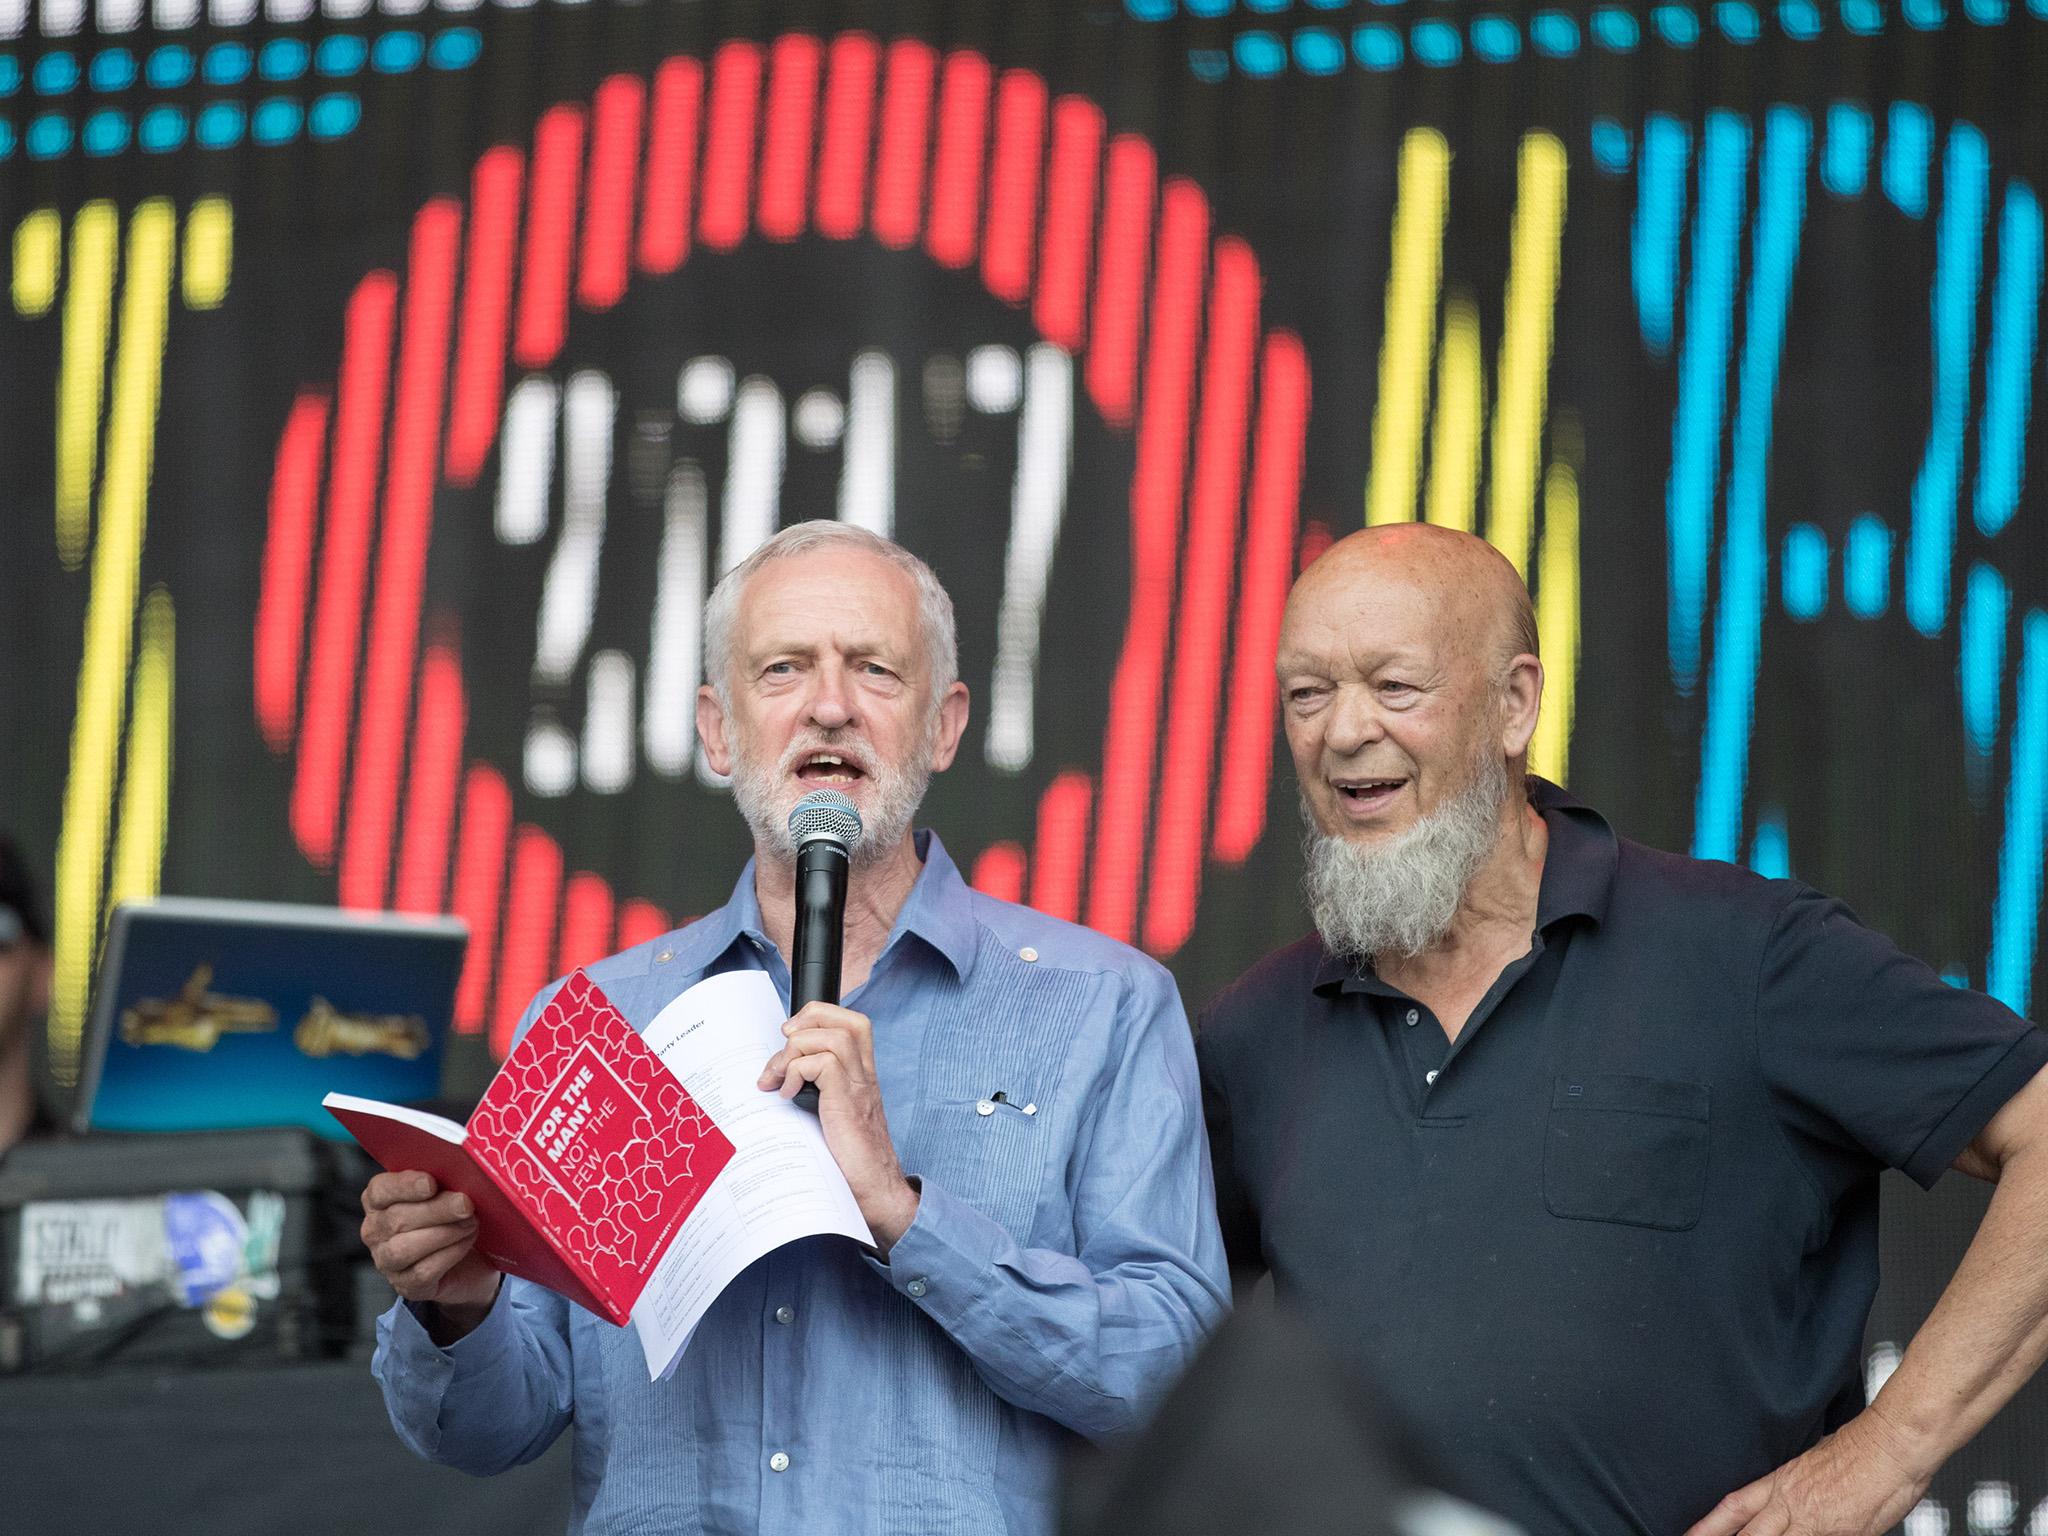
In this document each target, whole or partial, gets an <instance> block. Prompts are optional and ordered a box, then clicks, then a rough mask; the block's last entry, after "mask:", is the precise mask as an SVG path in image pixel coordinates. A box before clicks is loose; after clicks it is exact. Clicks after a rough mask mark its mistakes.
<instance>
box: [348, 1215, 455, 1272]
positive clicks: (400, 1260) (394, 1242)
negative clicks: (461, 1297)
mask: <svg viewBox="0 0 2048 1536" xmlns="http://www.w3.org/2000/svg"><path fill="white" fill-rule="evenodd" d="M475 1241H476V1223H475V1222H474V1221H463V1222H455V1223H453V1224H451V1225H448V1226H442V1227H422V1228H420V1229H419V1230H418V1231H415V1232H401V1233H399V1234H398V1236H396V1237H394V1238H390V1239H388V1240H387V1241H385V1242H382V1243H380V1244H378V1245H377V1247H376V1248H374V1249H372V1250H371V1256H372V1257H373V1258H375V1259H376V1261H377V1268H378V1269H380V1270H382V1271H383V1272H384V1273H385V1274H386V1275H394V1274H402V1273H404V1272H405V1271H406V1270H409V1269H412V1268H413V1267H414V1266H416V1265H418V1264H420V1263H422V1262H424V1261H425V1260H427V1259H429V1258H433V1257H435V1256H436V1255H438V1254H440V1253H442V1252H443V1250H449V1251H452V1252H453V1254H454V1257H453V1258H451V1259H450V1260H449V1261H448V1262H449V1264H451V1265H452V1264H454V1263H455V1262H456V1260H458V1259H460V1258H461V1257H462V1255H463V1254H465V1253H467V1252H469V1249H470V1245H471V1244H472V1243H474V1242H475Z"/></svg>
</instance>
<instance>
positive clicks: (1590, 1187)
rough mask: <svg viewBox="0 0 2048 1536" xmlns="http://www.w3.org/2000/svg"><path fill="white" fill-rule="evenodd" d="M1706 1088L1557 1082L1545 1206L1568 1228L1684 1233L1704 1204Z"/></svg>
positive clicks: (1619, 1078) (1665, 1082) (1643, 1081)
mask: <svg viewBox="0 0 2048 1536" xmlns="http://www.w3.org/2000/svg"><path fill="white" fill-rule="evenodd" d="M1709 1123H1710V1122H1709V1112H1708V1093H1707V1085H1706V1084H1705V1083H1688V1082H1682V1081H1679V1080H1677V1079H1675V1078H1665V1077H1631V1076H1628V1075H1625V1074H1622V1073H1591V1074H1583V1075H1578V1076H1566V1077H1559V1078H1558V1079H1557V1080H1556V1082H1555V1084H1554V1085H1553V1087H1552V1090H1551V1097H1550V1121H1549V1124H1548V1126H1547V1127H1546V1130H1545V1135H1544V1145H1543V1204H1544V1207H1545V1208H1546V1209H1547V1210H1548V1211H1549V1212H1550V1214H1551V1215H1553V1216H1561V1217H1563V1218H1565V1219H1566V1220H1568V1221H1611V1222H1618V1223H1620V1224H1621V1225H1623V1226H1631V1227H1651V1228H1654V1229H1656V1230H1658V1231H1661V1232H1685V1231H1689V1230H1690V1229H1691V1228H1692V1227H1694V1226H1696V1225H1697V1224H1698V1223H1699V1219H1700V1210H1701V1207H1702V1206H1703V1205H1704V1203H1705V1201H1706V1192H1707V1149H1708V1141H1709V1138H1708V1128H1709Z"/></svg>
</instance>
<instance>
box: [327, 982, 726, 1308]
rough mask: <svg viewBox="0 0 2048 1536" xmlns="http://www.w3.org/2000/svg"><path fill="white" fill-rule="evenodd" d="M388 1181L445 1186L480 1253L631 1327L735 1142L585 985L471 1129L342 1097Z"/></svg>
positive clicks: (500, 1080)
mask: <svg viewBox="0 0 2048 1536" xmlns="http://www.w3.org/2000/svg"><path fill="white" fill-rule="evenodd" d="M323 1102H324V1103H325V1104H326V1106H327V1109H328V1111H329V1112H330V1113H331V1114H333V1115H334V1117H335V1118H336V1119H337V1120H339V1121H341V1123H342V1124H343V1125H345V1126H347V1127H348V1130H349V1134H350V1135H352V1136H354V1137H355V1139H356V1140H357V1141H359V1142H361V1143H362V1145H363V1147H364V1149H365V1150H366V1151H367V1152H368V1153H369V1154H370V1156H372V1157H374V1158H375V1159H376V1160H377V1161H378V1162H379V1163H381V1164H382V1165H383V1166H384V1167H385V1168H387V1169H390V1170H392V1171H393V1172H401V1171H407V1170H415V1169H417V1170H421V1171H424V1172H426V1173H430V1174H432V1175H433V1176H434V1178H435V1180H436V1181H437V1182H438V1183H439V1184H440V1186H441V1187H442V1188H443V1189H459V1190H461V1191H462V1192H463V1193H464V1194H465V1195H468V1196H469V1198H470V1200H471V1202H472V1203H473V1204H474V1205H475V1207H476V1214H477V1240H476V1241H477V1251H478V1252H479V1253H481V1254H482V1255H483V1256H484V1257H485V1258H486V1259H488V1260H489V1261H490V1262H491V1263H492V1264H493V1265H495V1266H496V1267H497V1268H499V1269H501V1270H503V1271H504V1272H505V1273H506V1274H508V1275H518V1276H520V1277H521V1278H522V1279H526V1280H531V1281H533V1282H534V1283H535V1284H537V1285H544V1286H546V1287H547V1288H548V1289H549V1290H551V1291H558V1292H560V1293H561V1294H562V1295H564V1296H566V1297H568V1298H569V1299H570V1300H571V1301H573V1302H575V1303H576V1304H577V1305H579V1306H582V1307H585V1308H587V1309H588V1310H590V1311H591V1312H594V1313H596V1314H597V1315H598V1316H599V1317H603V1318H608V1319H609V1320H611V1321H612V1322H614V1323H617V1324H619V1325H620V1326H622V1327H623V1326H624V1325H625V1323H626V1322H627V1321H628V1319H629V1318H630V1317H631V1315H632V1311H633V1303H634V1302H636V1301H637V1300H639V1298H640V1292H641V1291H642V1289H644V1288H645V1286H646V1284H647V1278H648V1276H649V1275H651V1274H652V1273H653V1272H654V1266H655V1264H656V1263H657V1262H659V1260H660V1258H661V1256H662V1254H663V1253H664V1252H665V1251H666V1250H667V1248H668V1245H669V1242H670V1240H671V1239H672V1238H673V1237H674V1236H675V1235H676V1232H677V1231H678V1230H679V1229H680V1228H681V1227H682V1224H683V1222H684V1220H685V1218H687V1217H688V1216H689V1214H690V1212H691V1211H692V1210H693V1209H694V1208H695V1207H696V1204H697V1202H698V1200H700V1199H701V1198H702V1197H703V1194H704V1192H705V1190H707V1189H709V1188H710V1187H711V1181H712V1180H714V1179H716V1178H717V1177H718V1174H719V1171H720V1170H721V1169H723V1168H724V1167H725V1165H726V1163H727V1162H728V1161H730V1160H731V1158H732V1152H733V1148H732V1143H731V1142H730V1141H728V1140H727V1139H726V1137H725V1133H724V1132H722V1131H721V1130H719V1128H718V1127H717V1126H716V1125H715V1124H713V1123H712V1120H711V1117H710V1116H709V1115H707V1114H706V1113H705V1112H704V1110H703V1109H702V1108H701V1107H700V1106H699V1105H698V1104H697V1102H696V1100H694V1099H693V1098H691V1097H690V1095H689V1093H688V1092H687V1091H686V1090H685V1089H684V1087H683V1085H682V1083H681V1082H680V1081H678V1080H677V1078H676V1076H675V1074H674V1073H672V1072H671V1071H669V1069H668V1068H667V1067H666V1066H664V1065H663V1064H662V1062H661V1058H660V1057H658V1056H656V1055H655V1054H654V1052H653V1051H651V1050H649V1049H648V1047H647V1043H646V1041H644V1040H642V1039H641V1038H640V1035H639V1033H638V1032H637V1031H636V1030H635V1029H634V1028H633V1026H632V1025H630V1024H628V1023H627V1022H626V1020H625V1017H624V1016H623V1015H622V1014H621V1013H620V1012H619V1010H618V1009H617V1008H615V1007H613V1006H612V1003H611V1000H610V999H609V998H607V997H606V996H605V995H604V993H602V992H601V991H599V990H598V988H597V985H596V984H595V983H594V982H592V981H591V979H590V978H589V977H588V976H586V975H584V974H583V972H581V971H578V972H576V974H575V975H573V976H571V977H570V978H569V979H568V981H566V982H565V983H563V985H562V987H561V990H559V991H558V992H556V994H555V995H554V997H553V998H552V999H551V1000H550V1001H549V1003H548V1004H547V1006H546V1007H545V1008H543V1009H542V1010H541V1014H540V1017H539V1018H537V1019H536V1020H534V1023H533V1028H532V1029H530V1030H528V1031H527V1033H526V1037H525V1038H524V1039H523V1040H521V1041H520V1042H519V1044H518V1045H517V1046H516V1047H515V1048H514V1049H513V1051H512V1054H511V1055H510V1056H508V1057H506V1058H505V1064H504V1065H503V1066H502V1067H500V1068H499V1069H498V1075H497V1076H496V1077H495V1078H493V1079H492V1080H491V1085H490V1087H489V1088H488V1089H487V1090H486V1091H485V1093H484V1096H483V1098H482V1100H481V1101H479V1103H478V1104H477V1107H476V1110H475V1112H474V1113H473V1114H471V1115H470V1117H469V1125H468V1127H467V1128H466V1129H465V1128H464V1127H463V1126H460V1125H457V1124H456V1123H455V1122H454V1121H452V1120H444V1119H442V1118H441V1117H440V1116H439V1115H429V1114H424V1113H422V1112H420V1111H418V1110H412V1109H406V1108H404V1107H402V1106H400V1105H396V1104H382V1103H378V1102H377V1101H376V1100H374V1099H359V1098H355V1097H353V1096H351V1095H348V1094H341V1093H330V1094H328V1095H327V1097H326V1099H325V1100H323Z"/></svg>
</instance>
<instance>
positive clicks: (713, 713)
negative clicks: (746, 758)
mask: <svg viewBox="0 0 2048 1536" xmlns="http://www.w3.org/2000/svg"><path fill="white" fill-rule="evenodd" d="M697 740H698V741H699V742H700V743H701V744H702V745H703V748H704V761H706V762H707V763H709V764H710V765H711V766H712V767H713V768H714V769H716V770H717V771H718V772H719V773H722V774H729V773H731V772H732V754H731V753H730V752H728V751H727V750H726V744H725V706H724V705H723V704H721V703H720V702H719V701H718V690H717V689H716V688H714V687H712V686H711V685H710V684H709V683H705V684H704V685H703V686H702V687H700V688H698V690H697Z"/></svg>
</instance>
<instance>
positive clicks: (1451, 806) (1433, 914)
mask: <svg viewBox="0 0 2048 1536" xmlns="http://www.w3.org/2000/svg"><path fill="white" fill-rule="evenodd" d="M1507 798H1508V770H1507V762H1506V760H1505V759H1503V758H1501V757H1499V756H1497V755H1495V754H1494V753H1491V752H1489V753H1487V754H1486V755H1485V757H1484V758H1483V759H1482V760H1481V761H1480V762H1479V763H1478V764H1476V765H1475V767H1474V770H1473V775H1472V780H1471V782H1470V783H1469V784H1467V785H1466V786H1465V787H1464V788H1463V789H1461V790H1459V791H1458V793H1457V795H1456V796H1455V797H1454V798H1452V799H1451V800H1450V801H1449V802H1448V803H1446V804H1445V805H1443V806H1441V807H1439V808H1438V809H1437V810H1435V811H1432V812H1431V813H1430V814H1429V815H1427V816H1425V817H1423V818H1422V819H1421V820H1420V821H1418V822H1416V823H1415V825H1414V826H1412V827H1410V828H1409V829H1408V830H1407V831H1406V832H1403V833H1401V834H1400V835H1399V836H1397V837H1394V838H1391V839H1389V840H1388V841H1386V842H1383V843H1379V844H1376V845H1374V846H1371V847H1360V846H1358V845H1357V844H1355V843H1351V842H1347V841H1346V840H1345V839H1343V838H1341V837H1332V836H1331V835H1330V834H1328V833H1326V832H1324V831H1323V830H1322V829H1321V828H1319V827H1318V826H1317V825H1316V822H1315V814H1314V812H1313V811H1312V810H1311V809H1310V807H1309V803H1308V797H1307V795H1305V794H1304V795H1303V796H1302V799H1301V816H1302V822H1303V824H1304V825H1305V826H1306V828H1307V835H1306V837H1305V839H1304V841H1303V851H1304V852H1305V853H1306V855H1307V860H1308V867H1307V869H1306V870H1304V871H1303V874H1302V890H1303V893H1304V894H1305V895H1306V896H1307V898H1308V909H1309V914H1310V916H1311V917H1313V918H1314V920H1315V925H1316V932H1317V933H1318V934H1320V935H1321V936H1322V940H1323V943H1324V944H1325V945H1326V946H1327V947H1328V948H1329V950H1330V952H1331V953H1332V954H1334V955H1337V956H1339V957H1341V958H1343V959H1346V960H1352V961H1360V960H1364V961H1378V960H1380V959H1382V958H1385V957H1396V956H1398V957H1400V958H1402V959H1412V958H1414V957H1415V956H1416V955H1419V954H1421V953H1422V952H1423V951H1424V950H1425V949H1427V948H1429V947H1430V945H1432V944H1434V943H1436V941H1437V940H1439V939H1441V938H1442V937H1443V936H1444V935H1445V934H1446V933H1448V932H1449V931H1450V927H1451V923H1452V921H1453V920H1454V919H1455V918H1456V917H1457V915H1458V906H1459V903H1461V902H1462V901H1463V900H1464V899H1465V891H1466V888H1467V887H1468V886H1470V885H1471V883H1472V878H1473V876H1475V875H1477V874H1478V873H1479V870H1480V867H1481V866H1482V865H1484V864H1485V863H1486V860H1487V858H1488V856H1489V855H1491V854H1492V852H1493V850H1494V846H1495V844H1496V843H1498V842H1499V841H1500V813H1501V807H1502V806H1504V805H1505V804H1506V803H1507Z"/></svg>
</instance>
